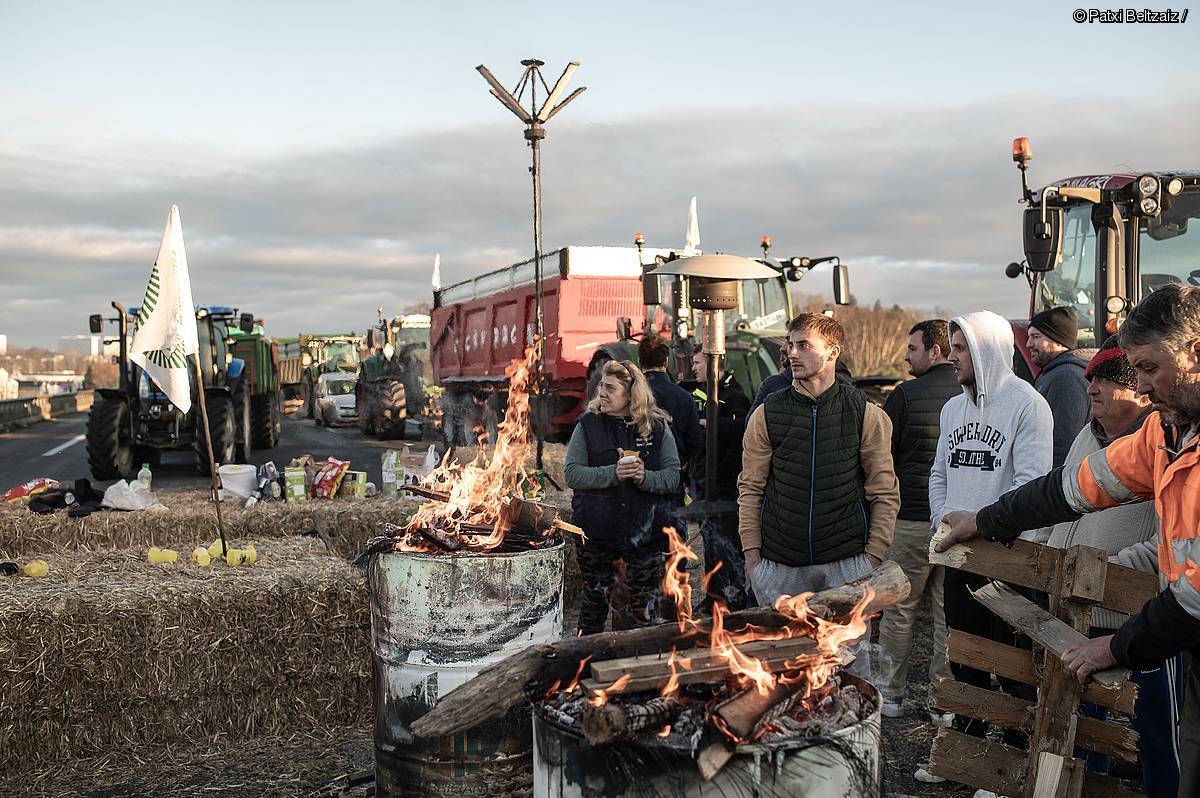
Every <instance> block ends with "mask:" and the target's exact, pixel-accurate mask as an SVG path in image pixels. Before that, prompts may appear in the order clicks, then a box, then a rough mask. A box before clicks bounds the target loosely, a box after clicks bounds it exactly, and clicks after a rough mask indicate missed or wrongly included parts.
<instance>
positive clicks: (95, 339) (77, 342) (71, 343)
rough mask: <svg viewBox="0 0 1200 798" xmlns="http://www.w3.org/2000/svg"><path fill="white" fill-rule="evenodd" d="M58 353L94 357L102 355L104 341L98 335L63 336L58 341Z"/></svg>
mask: <svg viewBox="0 0 1200 798" xmlns="http://www.w3.org/2000/svg"><path fill="white" fill-rule="evenodd" d="M58 351H60V352H73V353H75V354H77V355H83V356H85V357H96V356H97V355H102V354H104V339H103V338H102V337H101V336H99V335H64V336H61V337H60V338H59V339H58Z"/></svg>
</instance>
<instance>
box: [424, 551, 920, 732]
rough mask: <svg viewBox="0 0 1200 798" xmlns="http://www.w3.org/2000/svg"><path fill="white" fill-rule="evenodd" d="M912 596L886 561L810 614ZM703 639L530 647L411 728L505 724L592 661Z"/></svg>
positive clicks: (771, 616) (657, 634) (627, 637)
mask: <svg viewBox="0 0 1200 798" xmlns="http://www.w3.org/2000/svg"><path fill="white" fill-rule="evenodd" d="M908 592H909V584H908V579H907V578H906V577H905V576H904V572H903V571H902V570H901V569H900V566H899V565H897V564H896V563H892V562H886V563H884V564H883V565H881V566H879V567H878V568H876V569H875V570H874V571H872V572H871V573H869V574H867V575H866V576H864V577H862V578H860V579H857V580H855V581H853V582H850V583H847V584H845V585H841V586H839V587H836V588H831V589H829V590H824V591H821V592H820V593H816V594H814V595H812V596H810V597H809V598H808V602H807V610H808V611H809V612H810V613H811V614H812V615H813V617H816V618H823V619H826V620H834V621H839V622H844V621H845V620H847V619H848V618H849V617H850V615H851V614H852V612H853V611H854V610H855V608H856V607H858V610H859V613H860V614H862V615H871V614H874V613H876V612H879V611H880V610H882V609H884V608H885V607H890V606H892V605H893V604H895V603H896V602H898V601H901V600H903V599H904V598H905V597H907V596H908ZM865 597H867V599H866V602H865V604H863V603H862V602H863V601H864V598H865ZM860 604H861V606H858V605H860ZM794 624H795V617H794V616H793V615H790V614H786V613H784V612H780V611H778V610H776V609H774V608H769V607H760V608H754V609H749V610H742V611H740V612H732V613H729V614H728V615H725V616H724V618H723V625H724V628H725V630H727V631H729V632H738V631H740V630H744V629H747V628H748V627H750V626H755V627H757V628H759V629H765V630H771V629H780V628H782V627H787V626H791V625H794ZM705 634H706V627H705V621H704V620H703V619H701V620H699V621H697V622H696V624H695V626H694V627H693V626H688V627H685V628H683V629H681V628H680V624H678V623H665V624H659V625H658V626H649V627H645V628H641V629H630V630H623V631H619V632H606V633H602V634H596V635H588V636H586V637H575V638H569V639H566V640H559V641H557V642H555V643H544V644H541V645H536V646H530V647H529V648H526V649H525V650H524V651H521V652H519V653H517V654H514V655H512V656H510V657H508V658H507V659H504V660H501V661H500V662H497V663H495V664H493V665H490V666H488V667H487V668H485V669H484V670H483V671H481V672H480V673H479V675H478V676H476V677H475V678H474V679H472V680H470V681H469V682H467V683H466V684H463V685H462V686H460V687H458V688H456V689H455V690H453V691H451V692H450V693H448V694H447V695H445V696H443V697H442V698H441V700H439V702H438V704H437V705H436V706H435V707H434V708H433V709H432V710H431V711H430V712H429V713H428V714H426V715H425V716H424V717H422V718H420V719H419V720H417V721H416V722H415V723H414V724H413V732H414V733H415V734H417V735H418V736H420V737H440V736H444V735H448V734H455V733H458V732H461V731H465V730H466V729H469V728H471V727H473V726H476V725H478V724H479V723H482V722H483V721H485V720H489V719H491V718H498V717H502V716H503V715H504V713H506V712H507V711H508V710H509V709H511V708H512V707H514V706H516V705H518V704H520V703H522V702H523V701H526V700H528V699H529V698H532V697H536V696H540V695H542V694H544V693H545V692H546V690H547V688H549V687H550V686H551V684H552V683H554V682H555V681H557V682H558V683H559V684H565V683H567V681H568V680H570V679H571V678H572V677H573V676H574V674H575V673H576V671H577V670H578V668H579V663H580V662H581V661H583V660H584V659H585V658H586V657H589V656H590V657H592V658H593V660H607V659H616V658H619V657H629V656H636V655H639V654H648V653H654V652H662V651H670V650H671V649H672V648H678V649H686V648H689V647H690V646H691V645H692V644H694V643H695V641H698V640H700V639H702V638H703V637H704V636H705Z"/></svg>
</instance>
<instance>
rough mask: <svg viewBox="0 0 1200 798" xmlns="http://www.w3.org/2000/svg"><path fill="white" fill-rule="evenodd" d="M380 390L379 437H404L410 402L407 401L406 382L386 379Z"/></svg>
mask: <svg viewBox="0 0 1200 798" xmlns="http://www.w3.org/2000/svg"><path fill="white" fill-rule="evenodd" d="M378 390H379V437H381V438H400V437H403V436H404V419H406V418H407V417H408V402H407V401H405V396H404V383H402V382H400V380H384V381H383V383H382V384H381V385H380V386H379V389H378Z"/></svg>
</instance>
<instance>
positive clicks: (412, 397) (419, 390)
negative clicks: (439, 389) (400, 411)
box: [404, 369, 429, 418]
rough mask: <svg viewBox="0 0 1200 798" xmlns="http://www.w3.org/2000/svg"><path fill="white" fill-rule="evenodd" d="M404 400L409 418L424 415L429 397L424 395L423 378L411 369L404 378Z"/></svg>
mask: <svg viewBox="0 0 1200 798" xmlns="http://www.w3.org/2000/svg"><path fill="white" fill-rule="evenodd" d="M404 399H405V402H406V409H407V411H408V416H409V418H416V417H418V416H423V415H425V405H426V403H427V402H428V401H429V396H428V395H427V394H426V393H425V378H424V377H422V376H421V375H420V374H419V373H414V372H413V371H412V369H409V370H408V373H407V374H405V376H404Z"/></svg>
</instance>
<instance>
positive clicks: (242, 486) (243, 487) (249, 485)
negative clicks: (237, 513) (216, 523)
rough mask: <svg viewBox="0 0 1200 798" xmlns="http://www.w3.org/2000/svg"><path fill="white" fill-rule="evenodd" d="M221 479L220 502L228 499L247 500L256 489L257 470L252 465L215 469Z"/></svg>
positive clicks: (224, 466) (225, 466) (227, 466)
mask: <svg viewBox="0 0 1200 798" xmlns="http://www.w3.org/2000/svg"><path fill="white" fill-rule="evenodd" d="M217 473H218V474H219V475H220V477H221V501H225V500H226V499H227V498H229V497H233V498H237V499H248V498H250V496H251V494H253V493H254V489H255V488H257V487H258V468H257V467H256V466H252V465H232V464H231V465H223V466H220V467H218V468H217Z"/></svg>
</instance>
